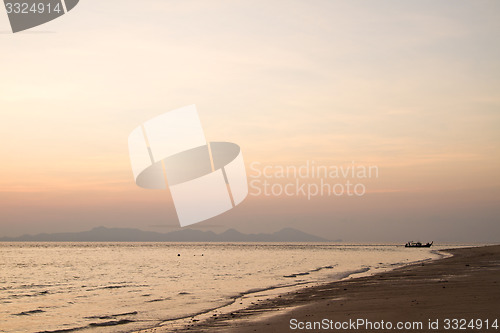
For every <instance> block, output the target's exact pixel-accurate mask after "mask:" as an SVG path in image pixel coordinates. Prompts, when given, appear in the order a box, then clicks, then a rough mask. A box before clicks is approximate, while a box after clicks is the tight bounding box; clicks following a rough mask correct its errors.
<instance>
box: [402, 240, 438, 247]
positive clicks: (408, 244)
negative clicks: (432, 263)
mask: <svg viewBox="0 0 500 333" xmlns="http://www.w3.org/2000/svg"><path fill="white" fill-rule="evenodd" d="M433 243H434V241H432V242H430V243H427V244H422V243H420V242H414V241H410V242H408V243H406V244H405V247H431V246H432V244H433Z"/></svg>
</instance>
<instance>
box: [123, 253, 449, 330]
mask: <svg viewBox="0 0 500 333" xmlns="http://www.w3.org/2000/svg"><path fill="white" fill-rule="evenodd" d="M447 251H448V249H439V250H432V251H431V252H432V254H433V255H437V256H438V257H437V258H426V259H421V260H416V261H413V262H408V263H403V262H399V263H394V264H391V265H390V266H386V267H383V268H380V267H378V268H374V267H372V268H361V269H358V270H353V271H347V272H344V273H343V274H340V275H338V276H336V277H335V278H334V279H333V280H330V281H307V282H297V283H293V284H290V285H284V286H271V287H268V288H264V289H257V290H249V291H246V292H242V293H240V294H238V295H236V296H234V297H233V298H232V299H231V300H230V301H228V302H227V303H226V304H224V305H221V306H217V307H215V308H211V309H206V310H203V311H201V312H198V313H194V314H190V315H187V316H182V317H178V318H172V319H169V320H165V321H162V322H160V323H159V324H157V325H155V326H152V327H149V328H143V329H140V330H134V331H131V333H152V332H193V330H194V331H200V332H201V331H202V332H219V331H220V325H219V324H220V323H223V322H224V321H230V320H237V319H240V318H244V319H248V318H252V319H253V320H261V319H262V317H268V316H269V314H270V313H273V311H276V309H274V308H270V307H268V306H267V304H268V303H267V302H269V301H272V300H277V299H281V298H282V297H284V296H288V295H293V294H296V293H299V292H302V291H304V290H308V288H319V287H321V286H324V285H329V284H332V283H340V282H343V281H347V280H349V281H350V280H354V279H360V278H370V277H371V276H374V275H377V274H384V273H387V272H392V271H394V270H396V269H399V268H402V267H407V266H412V265H418V264H421V263H425V262H432V261H437V260H441V259H444V258H447V257H451V256H452V255H451V254H449V253H447ZM292 307H293V305H286V306H282V307H281V308H279V310H280V311H281V312H284V311H289V310H291V308H292ZM273 314H274V313H273ZM215 322H217V325H215V326H214V328H215V329H214V330H212V329H211V327H212V325H213V324H214V323H215ZM227 326H231V325H229V324H228V325H227ZM238 332H239V331H238Z"/></svg>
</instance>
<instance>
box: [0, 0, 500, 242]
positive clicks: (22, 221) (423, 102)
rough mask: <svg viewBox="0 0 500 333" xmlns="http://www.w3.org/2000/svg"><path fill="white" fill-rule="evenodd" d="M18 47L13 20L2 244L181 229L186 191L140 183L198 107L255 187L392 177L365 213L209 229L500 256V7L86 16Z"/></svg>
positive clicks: (1, 21)
mask: <svg viewBox="0 0 500 333" xmlns="http://www.w3.org/2000/svg"><path fill="white" fill-rule="evenodd" d="M9 30H10V27H9V22H8V18H7V15H6V14H5V11H3V10H0V31H2V32H4V33H1V34H0V40H1V42H2V45H3V48H4V52H2V53H1V55H0V61H1V62H2V63H3V64H4V67H3V69H2V75H1V77H0V114H1V115H2V121H1V122H0V131H1V133H2V139H3V140H2V142H1V143H0V155H1V156H2V164H1V165H0V171H1V176H0V237H2V236H11V237H13V236H20V235H23V234H37V233H42V232H48V233H54V232H74V231H84V230H89V229H92V228H93V227H97V226H101V225H106V226H107V227H126V228H138V229H141V230H150V231H159V232H166V231H170V230H175V229H176V228H178V221H177V216H176V213H175V210H174V207H173V203H172V201H171V199H170V198H169V194H168V192H166V191H156V190H144V189H141V188H139V187H137V186H136V185H135V183H134V179H133V176H132V171H131V168H130V160H129V155H128V147H127V137H128V135H129V133H130V132H131V131H132V130H133V129H134V128H136V127H137V126H138V125H140V124H141V123H143V122H144V121H146V120H148V119H150V118H152V117H154V116H157V115H159V114H161V113H164V112H166V111H169V110H172V109H175V108H178V107H181V106H184V105H190V104H196V105H197V107H198V111H199V116H200V118H201V122H202V124H203V128H204V131H205V135H206V137H207V140H209V141H218V140H224V141H229V142H235V143H237V144H238V145H239V146H240V147H241V149H242V154H243V159H244V160H245V164H246V168H247V174H248V176H249V181H250V180H252V179H257V178H258V177H256V176H257V175H256V173H257V171H256V170H255V168H252V165H254V166H255V165H259V168H258V169H259V170H262V169H263V168H264V167H266V166H295V167H297V168H298V167H300V166H302V165H304V164H306V163H312V162H313V161H314V163H315V164H316V165H323V166H345V167H348V166H350V165H356V166H376V167H377V169H378V177H372V178H369V179H363V180H362V182H363V184H364V185H366V193H365V194H364V195H363V196H359V197H358V196H352V197H350V196H338V197H337V196H315V197H312V198H310V199H308V198H307V197H304V196H301V195H298V196H286V195H281V196H265V195H249V196H248V197H247V198H246V199H245V201H244V202H242V203H241V204H240V205H239V206H237V207H236V208H234V209H232V210H231V211H229V212H227V213H225V214H222V215H220V216H217V217H215V218H212V219H210V220H207V221H205V222H202V223H199V224H196V225H193V226H192V228H194V229H202V230H215V231H220V230H224V229H225V228H234V229H237V230H239V231H241V232H244V233H260V232H264V233H271V232H275V231H277V230H280V229H282V228H284V227H292V228H296V229H299V230H302V231H304V232H307V233H310V234H312V235H318V236H321V237H325V238H329V239H339V238H340V239H343V240H346V241H359V242H364V241H367V242H370V241H371V242H385V241H391V242H402V241H403V242H406V241H408V240H410V239H420V240H422V241H430V240H438V239H439V240H441V241H442V242H472V243H481V242H498V241H499V238H498V235H500V204H499V203H500V177H499V176H498V174H497V173H498V170H500V151H499V147H500V145H499V144H500V130H499V129H500V93H499V91H500V90H499V89H500V62H499V60H498V59H500V3H499V2H497V1H475V2H468V1H444V2H435V1H406V2H400V1H378V2H362V1H349V2H341V1H323V0H318V1H314V2H307V1H281V0H279V1H275V2H273V3H269V2H266V1H242V2H238V3H232V2H227V1H211V2H210V3H208V2H204V1H190V2H175V1H157V0H146V1H142V2H141V3H140V6H139V5H138V4H137V3H135V2H130V3H125V2H123V1H117V0H110V1H105V2H102V1H97V0H85V1H81V2H80V3H79V5H78V6H77V7H75V9H73V10H72V11H71V12H70V13H68V14H67V15H64V16H63V17H61V18H59V19H57V20H54V21H52V22H50V23H47V24H45V25H43V26H40V27H37V28H34V29H32V30H30V31H27V32H25V33H18V34H10V33H5V32H7V31H9ZM252 163H253V164H252ZM255 163H257V164H255ZM270 170H271V169H270ZM278 171H279V170H277V169H276V168H274V169H273V170H272V174H273V175H274V176H275V178H274V179H273V181H274V182H275V183H276V184H286V183H287V182H293V181H295V180H294V179H290V177H288V178H286V177H285V178H280V177H278V175H277V173H278ZM259 179H262V177H260V178H259ZM335 181H336V180H335ZM303 182H304V183H305V184H311V183H317V182H318V179H316V178H314V177H309V178H307V179H304V180H303ZM251 191H252V190H251Z"/></svg>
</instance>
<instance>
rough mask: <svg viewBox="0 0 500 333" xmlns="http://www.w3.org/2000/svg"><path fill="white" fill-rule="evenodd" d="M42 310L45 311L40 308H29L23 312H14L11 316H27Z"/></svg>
mask: <svg viewBox="0 0 500 333" xmlns="http://www.w3.org/2000/svg"><path fill="white" fill-rule="evenodd" d="M42 312H45V311H43V310H40V309H36V310H31V311H23V312H19V313H14V314H13V316H29V315H32V314H35V313H42Z"/></svg>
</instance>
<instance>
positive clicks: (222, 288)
mask: <svg viewBox="0 0 500 333" xmlns="http://www.w3.org/2000/svg"><path fill="white" fill-rule="evenodd" d="M437 249H439V247H438V248H437ZM435 250H436V247H433V248H432V249H405V248H404V247H402V246H400V245H398V246H396V245H359V244H357V245H356V244H336V243H333V244H332V243H330V244H312V243H311V244H283V243H280V244H268V243H245V244H239V243H207V244H200V243H0V318H1V319H0V332H9V333H10V332H57V331H62V330H65V331H72V330H81V329H83V330H84V331H89V332H90V331H96V332H131V331H134V330H137V329H141V328H148V327H153V326H155V325H158V324H159V323H160V322H164V321H168V320H175V319H178V318H185V317H189V316H192V315H195V314H198V313H202V312H204V311H207V310H209V309H214V308H217V307H222V306H224V305H227V304H230V303H232V302H234V300H235V298H237V297H241V296H242V295H251V294H252V293H253V292H256V291H259V290H272V291H274V292H275V293H277V294H279V293H280V290H285V289H286V288H284V287H287V286H288V287H290V286H296V287H297V288H298V287H299V286H303V285H304V284H307V283H318V282H324V281H327V280H328V281H331V280H334V279H342V278H346V277H352V276H355V275H359V274H370V273H374V272H376V271H380V270H387V269H391V268H394V267H396V266H398V265H403V264H406V263H410V262H415V261H419V260H426V259H435V258H438V257H439V256H440V255H439V254H438V253H437V252H436V251H435ZM288 289H289V288H288Z"/></svg>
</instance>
